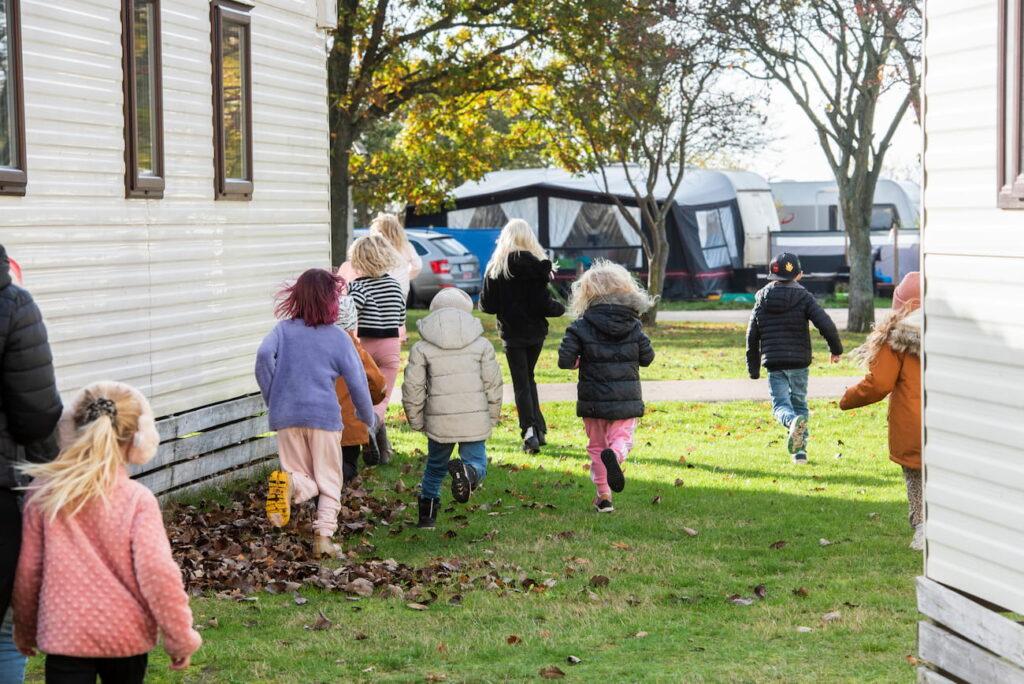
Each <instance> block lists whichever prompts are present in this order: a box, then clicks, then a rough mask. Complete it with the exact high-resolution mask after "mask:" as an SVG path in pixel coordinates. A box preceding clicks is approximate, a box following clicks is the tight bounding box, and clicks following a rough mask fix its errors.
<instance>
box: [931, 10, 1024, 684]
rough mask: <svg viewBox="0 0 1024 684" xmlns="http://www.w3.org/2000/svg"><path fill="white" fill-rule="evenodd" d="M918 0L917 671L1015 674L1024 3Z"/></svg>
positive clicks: (1022, 447) (1023, 375)
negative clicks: (921, 524)
mask: <svg viewBox="0 0 1024 684" xmlns="http://www.w3.org/2000/svg"><path fill="white" fill-rule="evenodd" d="M925 8H926V26H927V35H926V38H925V69H926V71H925V77H924V97H925V116H924V133H925V140H926V143H925V153H924V165H925V170H926V183H925V187H924V228H923V243H922V244H923V262H924V267H923V268H924V288H925V290H924V312H925V336H924V355H925V358H924V365H925V370H924V390H925V391H924V394H925V398H924V467H925V507H926V528H927V550H926V553H925V565H924V576H923V577H921V578H919V579H918V606H919V609H920V611H921V612H922V613H923V614H924V615H925V616H926V618H927V620H925V621H922V622H921V623H920V625H919V644H918V649H919V651H918V652H919V655H920V657H921V659H922V660H923V661H925V662H926V663H927V664H928V666H929V669H927V670H923V671H922V672H921V678H920V679H919V681H928V682H933V681H941V682H945V681H950V680H952V679H954V678H955V680H956V681H967V682H1024V625H1022V624H1020V622H1018V620H1019V619H1020V618H1019V614H1021V613H1024V421H1022V420H1021V418H1022V416H1024V211H1022V208H1024V174H1022V171H1024V166H1022V154H1021V142H1022V140H1024V137H1022V136H1021V124H1022V101H1021V99H1022V97H1024V82H1022V79H1021V76H1022V72H1021V64H1022V61H1021V60H1022V57H1024V46H1022V44H1021V38H1022V32H1021V29H1020V27H1021V22H1022V20H1024V14H1022V12H1021V9H1022V3H1021V2H1020V0H961V1H959V2H929V3H927V4H926V5H925ZM1004 611H1013V612H1014V613H1016V614H1017V616H1014V615H1009V616H1007V615H1006V614H1004Z"/></svg>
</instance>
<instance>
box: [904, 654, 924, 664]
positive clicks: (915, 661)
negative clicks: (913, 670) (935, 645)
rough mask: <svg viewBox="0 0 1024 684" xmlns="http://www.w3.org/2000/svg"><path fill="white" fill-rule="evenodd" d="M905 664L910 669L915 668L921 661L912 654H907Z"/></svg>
mask: <svg viewBox="0 0 1024 684" xmlns="http://www.w3.org/2000/svg"><path fill="white" fill-rule="evenodd" d="M907 663H909V664H910V666H911V667H917V666H918V665H920V664H921V660H920V659H919V658H918V657H917V656H915V655H913V654H907Z"/></svg>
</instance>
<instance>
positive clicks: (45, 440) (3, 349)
mask: <svg viewBox="0 0 1024 684" xmlns="http://www.w3.org/2000/svg"><path fill="white" fill-rule="evenodd" d="M61 410H62V406H61V401H60V395H59V394H58V393H57V383H56V380H55V379H54V373H53V357H52V356H51V354H50V345H49V343H48V342H47V341H46V327H45V326H44V325H43V316H42V314H41V313H39V307H37V306H36V304H35V302H34V301H32V297H31V295H29V293H28V292H27V291H26V290H24V289H22V288H20V287H18V286H17V285H15V284H14V283H13V282H12V280H11V274H10V264H9V262H8V261H7V252H6V251H5V250H4V248H3V247H2V246H0V487H5V488H10V487H14V486H15V485H16V484H17V479H16V477H15V470H14V464H15V462H17V461H18V460H20V459H21V458H23V457H24V456H25V454H26V453H27V455H28V458H30V459H31V460H48V459H51V458H53V456H54V455H55V448H54V447H55V446H56V443H55V441H54V440H53V432H54V428H55V427H56V425H57V420H58V419H59V418H60V414H61Z"/></svg>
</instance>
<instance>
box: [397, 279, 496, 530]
mask: <svg viewBox="0 0 1024 684" xmlns="http://www.w3.org/2000/svg"><path fill="white" fill-rule="evenodd" d="M430 311H431V313H430V315H429V316H427V317H426V318H424V319H422V320H421V321H419V322H418V323H417V327H418V328H419V331H420V337H421V338H422V339H421V341H419V342H417V343H416V344H415V345H413V347H412V349H411V350H410V352H409V363H408V365H406V367H405V380H404V381H403V383H402V404H403V406H404V407H405V415H406V417H407V418H408V419H409V427H411V428H412V429H413V430H416V431H417V432H424V433H426V435H427V463H426V466H425V468H424V470H423V481H422V483H421V484H420V500H419V527H420V528H423V529H433V528H434V525H435V522H436V520H437V509H438V508H439V507H440V504H441V482H442V481H443V480H444V476H445V475H446V474H449V475H451V477H452V498H454V499H455V500H456V501H458V502H459V503H466V502H467V501H469V495H470V494H471V493H472V491H473V490H474V489H476V488H477V486H478V485H479V484H480V482H481V481H482V480H483V478H484V475H485V474H486V472H487V448H486V444H485V442H486V440H487V438H488V437H490V436H491V430H492V429H493V428H494V426H495V425H497V424H498V418H499V417H500V415H501V396H502V381H501V369H500V368H499V367H498V361H497V359H495V356H494V347H493V346H492V345H491V343H490V342H488V341H487V339H486V338H485V337H484V336H483V334H484V329H483V326H482V325H481V324H480V321H479V320H477V319H476V318H475V317H474V316H473V313H472V312H473V300H471V299H470V298H469V295H467V294H466V293H465V292H463V291H462V290H458V289H456V288H445V289H443V290H441V291H440V292H438V293H437V295H436V296H435V297H434V299H433V301H431V302H430ZM456 444H458V445H459V458H454V459H453V458H451V455H452V451H453V449H454V448H455V445H456Z"/></svg>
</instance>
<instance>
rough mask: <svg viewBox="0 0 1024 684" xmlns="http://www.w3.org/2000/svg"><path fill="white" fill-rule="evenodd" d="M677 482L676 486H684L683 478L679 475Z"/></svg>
mask: <svg viewBox="0 0 1024 684" xmlns="http://www.w3.org/2000/svg"><path fill="white" fill-rule="evenodd" d="M675 484H676V487H682V486H683V478H681V477H677V478H676V483H675Z"/></svg>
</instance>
